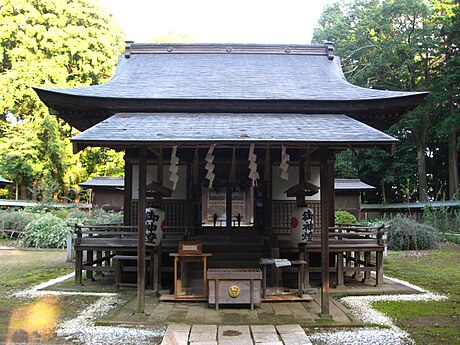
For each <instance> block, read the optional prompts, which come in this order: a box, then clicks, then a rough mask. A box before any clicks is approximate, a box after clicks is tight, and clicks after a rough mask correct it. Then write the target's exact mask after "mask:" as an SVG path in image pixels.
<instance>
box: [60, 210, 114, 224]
mask: <svg viewBox="0 0 460 345" xmlns="http://www.w3.org/2000/svg"><path fill="white" fill-rule="evenodd" d="M66 222H67V224H69V225H72V226H73V225H74V224H76V223H83V224H121V223H123V214H122V213H117V212H112V211H104V210H103V209H101V208H94V209H92V210H90V211H82V210H75V211H73V212H71V213H70V214H69V215H68V216H67V218H66Z"/></svg>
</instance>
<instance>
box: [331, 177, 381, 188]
mask: <svg viewBox="0 0 460 345" xmlns="http://www.w3.org/2000/svg"><path fill="white" fill-rule="evenodd" d="M334 188H335V190H339V191H342V190H356V191H366V190H373V189H375V187H374V186H371V185H368V184H367V183H364V182H362V181H361V180H360V179H335V180H334Z"/></svg>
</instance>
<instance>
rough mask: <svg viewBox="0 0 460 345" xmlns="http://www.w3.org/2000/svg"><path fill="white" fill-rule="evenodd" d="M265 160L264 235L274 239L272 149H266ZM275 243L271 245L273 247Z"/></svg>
mask: <svg viewBox="0 0 460 345" xmlns="http://www.w3.org/2000/svg"><path fill="white" fill-rule="evenodd" d="M265 150H266V151H265V159H264V182H263V183H264V194H263V200H262V202H263V205H262V212H263V222H262V223H263V235H264V236H266V237H268V238H272V235H273V231H272V218H271V217H272V178H271V177H272V164H271V159H270V148H269V147H268V146H267V147H266V149H265ZM272 244H273V243H270V245H272Z"/></svg>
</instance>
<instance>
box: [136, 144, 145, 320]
mask: <svg viewBox="0 0 460 345" xmlns="http://www.w3.org/2000/svg"><path fill="white" fill-rule="evenodd" d="M146 179H147V149H146V147H140V148H139V214H138V219H139V224H138V227H139V232H138V244H137V258H138V259H137V260H138V261H137V312H138V313H143V312H144V310H145V207H146Z"/></svg>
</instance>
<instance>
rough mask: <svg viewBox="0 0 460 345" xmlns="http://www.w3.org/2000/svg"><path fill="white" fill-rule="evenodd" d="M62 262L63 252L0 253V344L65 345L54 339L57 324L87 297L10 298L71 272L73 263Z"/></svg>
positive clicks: (83, 305) (87, 300) (79, 306)
mask: <svg viewBox="0 0 460 345" xmlns="http://www.w3.org/2000/svg"><path fill="white" fill-rule="evenodd" d="M1 245H5V243H4V242H3V243H0V246H1ZM65 259H66V254H65V252H63V251H17V250H0V272H1V274H0V343H3V342H6V343H10V342H14V343H41V342H46V343H48V344H65V341H64V340H61V339H56V338H55V335H54V334H55V330H56V326H57V324H58V323H59V322H60V321H62V320H63V319H68V318H71V317H75V316H76V313H77V311H78V310H80V309H81V308H83V307H85V306H86V305H88V304H89V303H90V302H91V300H92V299H91V298H88V297H76V296H72V297H42V298H39V299H38V298H37V299H17V298H11V294H12V293H14V292H17V291H20V290H23V289H27V288H30V287H32V286H34V285H36V284H39V283H42V282H44V281H47V280H49V279H53V278H56V277H59V276H62V275H64V274H67V273H69V272H71V271H72V269H73V264H72V263H67V262H65ZM93 299H94V298H93Z"/></svg>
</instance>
